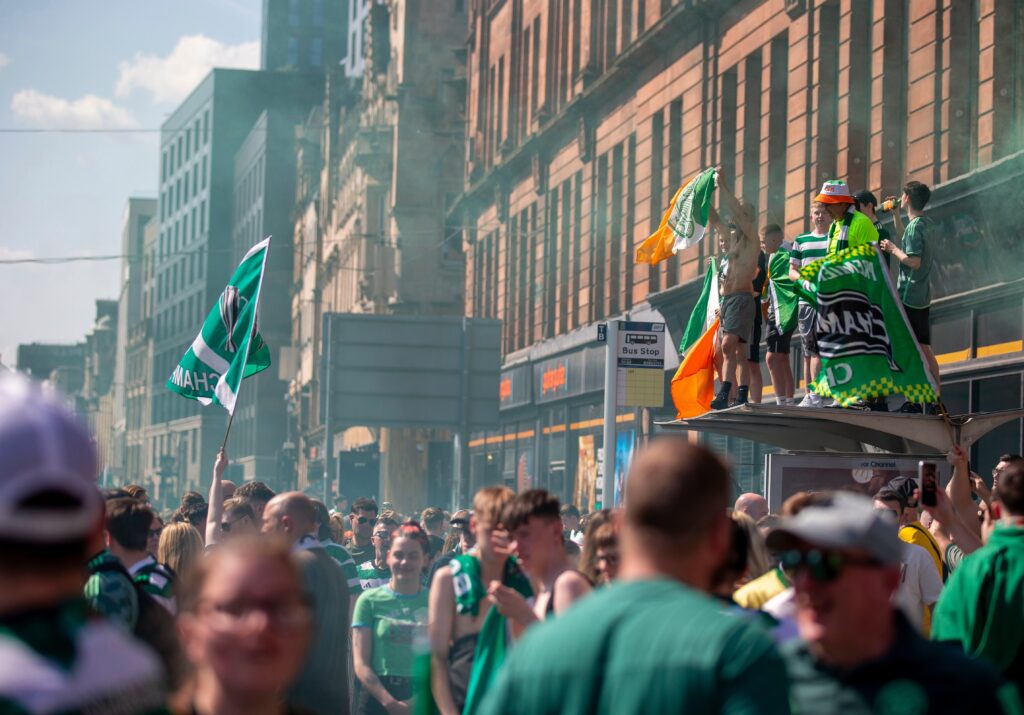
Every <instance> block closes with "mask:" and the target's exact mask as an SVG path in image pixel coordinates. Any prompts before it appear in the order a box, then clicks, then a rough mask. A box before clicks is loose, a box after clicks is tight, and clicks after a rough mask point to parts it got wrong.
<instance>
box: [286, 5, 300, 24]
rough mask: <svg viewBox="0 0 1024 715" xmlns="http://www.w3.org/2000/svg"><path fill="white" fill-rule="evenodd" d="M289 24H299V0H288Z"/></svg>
mask: <svg viewBox="0 0 1024 715" xmlns="http://www.w3.org/2000/svg"><path fill="white" fill-rule="evenodd" d="M288 24H289V25H291V26H292V27H298V26H299V0H288Z"/></svg>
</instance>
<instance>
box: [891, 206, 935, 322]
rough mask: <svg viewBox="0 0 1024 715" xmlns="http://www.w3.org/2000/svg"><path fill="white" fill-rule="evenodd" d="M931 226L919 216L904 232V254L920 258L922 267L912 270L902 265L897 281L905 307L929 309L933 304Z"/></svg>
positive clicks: (897, 287)
mask: <svg viewBox="0 0 1024 715" xmlns="http://www.w3.org/2000/svg"><path fill="white" fill-rule="evenodd" d="M930 229H931V225H930V223H929V222H927V221H926V220H925V219H923V218H921V217H920V216H918V217H917V218H914V219H913V220H911V222H910V223H908V224H907V228H906V229H905V230H904V231H903V252H904V253H906V254H907V255H908V256H918V257H919V258H920V259H921V266H920V267H919V268H918V269H917V270H912V269H910V268H908V267H907V266H905V265H903V264H902V263H900V275H899V278H898V279H897V280H896V290H898V291H899V294H900V299H901V300H902V301H903V305H905V306H907V307H910V308H927V307H928V306H930V305H931V304H932V294H931V286H930V282H931V278H932V263H933V258H932V246H931V241H930V240H929V239H930V238H931V237H930V236H929V234H930V233H931V231H930Z"/></svg>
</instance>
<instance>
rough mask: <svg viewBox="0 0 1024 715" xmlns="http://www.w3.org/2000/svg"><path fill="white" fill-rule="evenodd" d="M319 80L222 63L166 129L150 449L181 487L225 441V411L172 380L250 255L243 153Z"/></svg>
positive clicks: (192, 482) (161, 477)
mask: <svg viewBox="0 0 1024 715" xmlns="http://www.w3.org/2000/svg"><path fill="white" fill-rule="evenodd" d="M319 81H320V80H319V78H318V77H317V76H316V75H308V74H299V73H291V72H280V73H275V72H255V71H246V70H226V69H214V70H213V71H212V72H210V74H208V75H207V76H206V78H205V79H204V80H203V81H202V82H201V83H200V84H199V86H198V87H196V89H195V90H193V92H192V94H190V95H189V96H188V98H187V99H186V100H185V101H184V102H183V103H182V104H181V105H180V106H179V107H178V109H177V110H176V111H175V112H174V113H173V114H172V115H171V116H170V117H169V118H168V119H167V121H166V122H164V125H163V127H162V132H161V152H160V198H159V203H160V212H159V220H160V230H159V233H158V235H157V245H156V256H155V259H154V296H153V312H152V330H153V358H152V392H151V396H150V409H151V419H150V430H149V434H150V437H149V439H150V445H149V446H148V447H149V449H150V450H151V451H150V454H151V455H152V456H153V458H154V460H155V461H156V462H157V463H158V464H159V467H158V472H159V474H158V478H157V482H158V483H159V484H160V485H161V488H166V489H169V490H170V491H171V492H172V493H175V494H180V493H181V492H182V491H184V490H185V489H191V488H196V487H199V486H200V485H201V480H202V478H201V476H200V475H202V474H206V473H207V472H208V471H209V469H210V467H211V465H212V464H213V460H214V458H215V456H216V452H217V449H218V448H219V447H220V444H221V440H222V438H223V431H224V427H225V413H224V412H223V410H220V409H215V408H206V409H203V408H201V406H200V405H199V404H198V403H196V402H192V401H190V400H187V399H184V398H182V397H180V396H178V395H175V394H173V393H171V392H170V391H168V390H166V389H164V383H165V382H166V380H167V376H168V375H170V374H171V372H172V370H173V369H174V366H175V365H176V364H177V361H178V360H179V359H180V358H181V355H182V354H183V353H184V352H185V350H186V349H187V348H188V346H189V345H190V344H191V342H192V340H193V339H194V338H195V335H196V333H197V331H198V329H199V326H200V325H201V324H202V321H203V319H204V318H205V316H206V313H207V312H208V311H209V309H210V307H211V306H212V305H213V304H214V302H215V301H216V300H217V297H218V296H219V295H220V292H221V291H222V290H223V288H224V285H225V284H226V283H227V280H228V278H229V277H230V275H231V272H232V270H233V268H234V265H235V263H236V261H237V259H238V258H240V257H241V254H239V253H237V252H236V251H235V246H234V241H233V235H234V206H235V159H236V156H235V155H236V153H237V152H238V150H239V148H240V147H241V146H242V144H243V142H244V141H245V140H246V137H248V136H249V135H250V133H251V131H252V128H253V124H254V122H255V121H256V119H257V118H258V117H259V115H260V113H261V112H263V111H264V109H265V108H266V107H268V106H271V105H275V104H276V103H280V104H281V105H283V106H291V105H298V104H302V103H303V102H306V101H308V100H309V96H310V92H311V87H312V88H314V91H315V87H317V86H318V85H319ZM267 190H269V188H268V189H267ZM242 392H243V395H244V393H245V391H244V390H243V391H242Z"/></svg>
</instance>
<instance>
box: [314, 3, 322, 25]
mask: <svg viewBox="0 0 1024 715" xmlns="http://www.w3.org/2000/svg"><path fill="white" fill-rule="evenodd" d="M323 21H324V2H323V0H313V24H314V25H316V26H318V27H319V26H320V25H321V24H322V23H323Z"/></svg>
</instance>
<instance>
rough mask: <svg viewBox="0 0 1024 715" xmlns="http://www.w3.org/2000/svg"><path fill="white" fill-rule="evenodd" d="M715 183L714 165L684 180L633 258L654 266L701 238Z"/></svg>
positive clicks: (716, 179)
mask: <svg viewBox="0 0 1024 715" xmlns="http://www.w3.org/2000/svg"><path fill="white" fill-rule="evenodd" d="M717 185H718V172H717V171H716V170H715V169H705V170H704V171H702V172H700V173H699V174H697V175H696V176H694V177H693V178H692V179H690V180H689V181H687V182H686V183H685V184H683V185H682V186H681V187H680V188H679V190H678V191H677V192H676V195H675V196H673V197H672V204H671V205H670V206H669V208H668V211H667V212H666V213H665V216H664V217H663V218H662V219H661V224H660V225H659V226H658V230H657V231H655V232H654V233H653V234H651V235H650V236H648V237H647V238H646V239H645V240H644V242H643V243H641V244H640V245H639V246H638V247H637V249H636V262H637V263H650V264H651V265H652V266H653V265H655V264H656V263H659V262H660V261H664V260H665V259H666V258H669V257H670V256H672V255H673V254H675V253H678V252H679V251H681V250H683V249H684V248H689V247H690V246H693V245H695V244H696V243H697V242H698V241H700V239H701V238H703V237H704V231H705V230H706V229H707V225H708V214H709V213H710V211H711V197H712V194H714V191H715V187H716V186H717Z"/></svg>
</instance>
